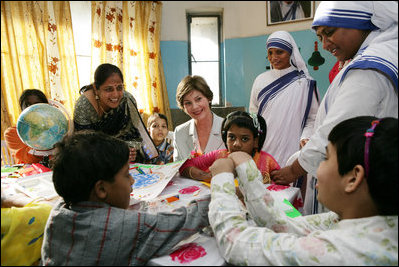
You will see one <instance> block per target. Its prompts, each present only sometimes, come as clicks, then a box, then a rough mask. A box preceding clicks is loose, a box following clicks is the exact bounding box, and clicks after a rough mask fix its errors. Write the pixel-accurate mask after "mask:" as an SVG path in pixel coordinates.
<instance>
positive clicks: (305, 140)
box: [299, 138, 309, 148]
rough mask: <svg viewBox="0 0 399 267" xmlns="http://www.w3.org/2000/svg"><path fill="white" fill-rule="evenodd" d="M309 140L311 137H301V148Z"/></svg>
mask: <svg viewBox="0 0 399 267" xmlns="http://www.w3.org/2000/svg"><path fill="white" fill-rule="evenodd" d="M308 141H309V138H305V139H301V141H300V142H299V146H300V148H302V147H304V146H305V145H306V143H307V142H308Z"/></svg>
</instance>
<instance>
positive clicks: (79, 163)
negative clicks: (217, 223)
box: [42, 131, 209, 266]
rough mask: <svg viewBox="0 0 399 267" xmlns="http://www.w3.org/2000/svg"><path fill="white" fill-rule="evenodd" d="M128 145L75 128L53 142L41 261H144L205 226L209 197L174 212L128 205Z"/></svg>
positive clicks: (111, 264) (90, 262) (95, 263)
mask: <svg viewBox="0 0 399 267" xmlns="http://www.w3.org/2000/svg"><path fill="white" fill-rule="evenodd" d="M128 160H129V148H128V146H127V144H126V143H125V142H124V141H121V140H118V139H116V138H114V137H111V136H108V135H106V134H104V133H101V132H88V131H81V132H77V133H75V134H74V135H72V136H66V137H64V139H63V140H62V141H61V142H60V143H58V144H57V145H56V155H55V156H54V159H53V160H52V169H53V183H54V188H55V190H56V191H57V193H58V194H59V195H60V196H61V197H62V198H63V200H62V201H60V202H59V203H57V204H56V205H55V207H54V208H53V210H52V211H51V214H50V217H49V219H48V222H47V225H46V228H45V233H44V240H43V247H42V264H44V265H108V266H113V265H145V264H146V263H147V261H148V260H150V259H151V258H153V257H158V256H161V255H163V254H166V253H168V252H169V250H170V249H171V248H172V247H173V246H175V245H176V244H177V243H178V242H180V241H181V240H183V239H185V238H187V237H189V236H190V235H192V234H194V233H196V232H197V231H199V230H200V229H202V228H203V227H205V226H207V225H209V222H208V205H209V196H208V197H205V198H201V199H199V200H197V201H193V202H191V203H190V204H189V205H188V206H187V207H181V208H178V209H176V210H174V211H173V212H159V213H157V214H149V213H145V212H140V211H135V210H128V207H129V201H130V193H131V192H132V185H133V183H134V180H133V178H132V176H131V175H130V174H129V161H128Z"/></svg>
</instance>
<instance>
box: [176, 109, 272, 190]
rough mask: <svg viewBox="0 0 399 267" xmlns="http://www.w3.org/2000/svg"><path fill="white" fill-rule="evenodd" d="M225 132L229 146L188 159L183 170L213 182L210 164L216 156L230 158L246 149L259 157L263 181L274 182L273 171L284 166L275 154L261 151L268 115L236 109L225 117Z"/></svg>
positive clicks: (186, 173)
mask: <svg viewBox="0 0 399 267" xmlns="http://www.w3.org/2000/svg"><path fill="white" fill-rule="evenodd" d="M221 132H222V139H223V142H224V144H225V146H226V147H227V149H219V150H215V151H212V152H209V153H207V154H204V155H199V156H197V157H193V158H191V159H188V160H187V161H186V162H185V163H184V164H183V165H182V166H181V167H180V169H179V172H180V174H181V175H182V176H185V177H189V178H191V179H195V180H200V181H205V182H209V181H210V179H211V178H212V175H211V173H210V172H209V167H210V166H211V165H212V163H213V162H214V161H215V160H217V159H219V158H226V157H227V156H228V155H229V154H230V153H233V152H235V151H244V152H246V153H248V155H251V157H252V158H253V160H254V161H255V163H256V166H257V167H258V169H259V170H260V171H261V173H262V177H263V182H264V183H271V181H270V175H269V173H270V172H271V171H273V170H278V169H280V166H279V165H278V163H277V161H276V160H275V159H274V158H273V156H272V155H270V154H269V153H266V152H265V151H261V148H262V146H263V143H264V142H265V139H266V133H267V125H266V121H265V119H264V118H263V117H262V116H260V115H257V114H250V113H248V112H245V111H234V112H232V113H230V114H228V115H227V116H226V118H225V119H224V120H223V123H222V129H221Z"/></svg>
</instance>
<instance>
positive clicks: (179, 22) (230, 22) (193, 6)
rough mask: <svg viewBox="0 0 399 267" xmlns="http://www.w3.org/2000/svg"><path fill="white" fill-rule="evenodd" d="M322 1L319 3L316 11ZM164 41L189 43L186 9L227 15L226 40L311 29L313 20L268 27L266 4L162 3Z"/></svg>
mask: <svg viewBox="0 0 399 267" xmlns="http://www.w3.org/2000/svg"><path fill="white" fill-rule="evenodd" d="M319 2H320V1H316V5H315V9H316V8H317V6H318V3H319ZM162 4H163V7H162V25H161V40H162V41H187V22H186V10H188V11H194V10H196V11H210V12H212V11H215V12H218V11H219V12H223V39H232V38H240V37H251V36H261V35H266V34H271V33H272V32H274V31H277V30H285V31H290V32H292V31H301V30H308V29H310V26H311V24H312V20H305V21H298V22H295V23H286V24H278V25H273V26H266V1H162Z"/></svg>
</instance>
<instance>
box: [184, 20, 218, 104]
mask: <svg viewBox="0 0 399 267" xmlns="http://www.w3.org/2000/svg"><path fill="white" fill-rule="evenodd" d="M187 21H188V43H189V44H188V55H189V57H188V58H189V60H188V63H189V66H188V69H189V73H190V75H199V76H201V77H203V78H204V79H205V81H206V82H207V84H208V85H209V87H210V89H211V90H212V92H213V100H212V105H216V106H220V105H222V100H221V99H222V97H221V93H220V92H221V78H220V77H221V71H220V69H221V68H220V15H190V14H187Z"/></svg>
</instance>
